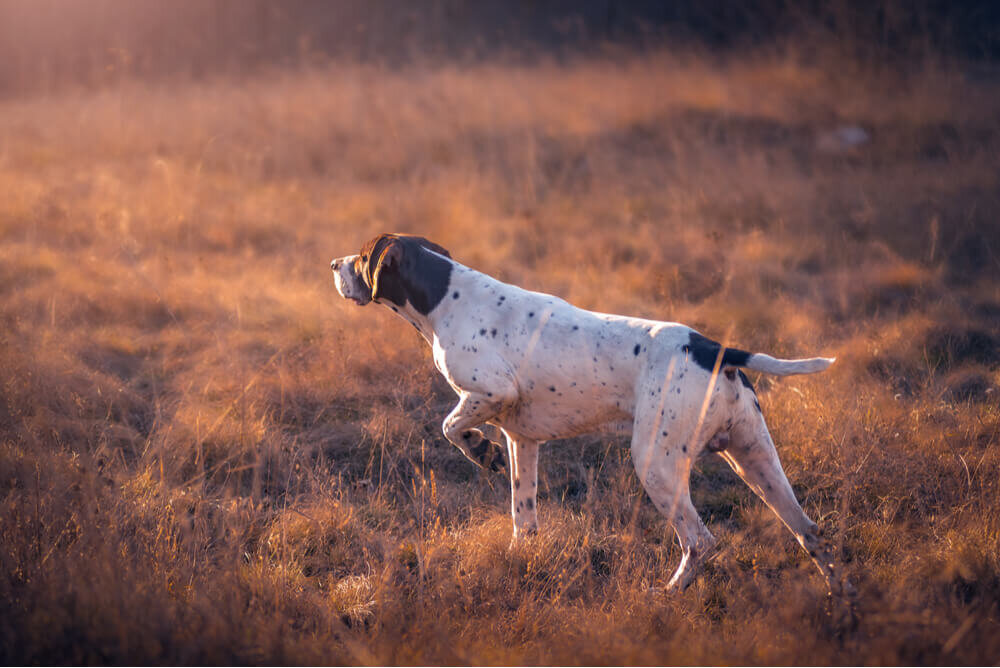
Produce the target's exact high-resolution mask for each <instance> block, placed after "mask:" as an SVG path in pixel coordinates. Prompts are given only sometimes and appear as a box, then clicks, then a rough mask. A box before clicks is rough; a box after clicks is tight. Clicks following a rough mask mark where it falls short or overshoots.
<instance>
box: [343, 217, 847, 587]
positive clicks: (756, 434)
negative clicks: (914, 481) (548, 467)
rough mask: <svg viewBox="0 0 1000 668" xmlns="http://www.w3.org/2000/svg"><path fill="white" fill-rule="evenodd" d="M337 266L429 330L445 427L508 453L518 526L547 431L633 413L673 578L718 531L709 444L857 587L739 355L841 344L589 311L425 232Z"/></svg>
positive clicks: (451, 436)
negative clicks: (790, 467) (448, 401)
mask: <svg viewBox="0 0 1000 668" xmlns="http://www.w3.org/2000/svg"><path fill="white" fill-rule="evenodd" d="M331 266H332V269H333V274H334V280H335V283H336V287H337V291H338V292H339V293H340V294H341V296H343V297H344V298H346V299H351V300H353V301H355V302H357V303H358V304H360V305H365V304H367V303H369V302H372V301H374V302H376V303H379V304H382V305H384V306H386V307H388V308H390V309H392V310H393V311H394V312H395V313H396V314H398V315H399V316H401V317H403V318H405V319H406V320H408V321H409V322H410V323H411V324H412V325H413V326H414V327H415V328H416V329H417V331H419V332H420V334H421V335H422V336H423V337H424V338H425V339H426V340H427V342H428V343H429V344H430V345H431V347H432V349H433V353H434V364H435V366H437V368H438V370H439V371H440V372H441V373H442V374H443V375H444V377H445V378H446V379H447V380H448V383H449V384H450V385H451V386H452V388H454V390H455V392H456V393H457V394H458V396H459V401H458V405H456V406H455V408H454V410H452V411H451V413H449V414H448V416H447V417H446V418H445V420H444V435H445V437H446V438H447V439H448V440H449V441H451V442H452V443H453V444H454V445H455V446H457V447H458V449H459V450H461V451H462V452H463V453H464V454H465V456H466V457H468V458H469V459H470V460H472V461H473V462H475V463H476V464H477V465H479V466H481V467H484V468H487V469H492V470H495V471H501V470H503V469H505V468H506V467H507V466H508V462H509V475H510V484H511V513H512V515H513V520H514V522H513V524H514V540H515V541H516V540H518V539H519V538H520V537H521V536H523V535H524V534H530V533H533V532H535V531H537V529H538V504H537V499H536V496H537V489H538V480H537V471H538V449H539V446H540V445H541V444H542V443H544V442H545V441H547V440H550V439H555V438H566V437H570V436H574V435H578V434H582V433H586V432H592V431H597V430H600V429H601V428H602V427H604V426H605V425H608V424H609V423H621V422H622V421H625V422H627V423H629V424H631V426H632V442H631V451H632V461H633V463H634V465H635V469H636V472H637V473H638V475H639V480H640V481H641V483H642V486H643V487H644V488H645V490H646V493H647V494H648V495H649V498H650V499H652V501H653V503H654V504H655V505H656V508H657V509H658V510H659V511H660V512H661V513H662V514H663V515H664V516H665V517H666V518H667V520H668V521H669V522H670V524H671V525H672V526H673V528H674V531H675V532H676V534H677V539H678V541H679V542H680V546H681V550H682V557H681V562H680V564H679V565H678V567H677V570H676V571H675V572H674V574H673V576H672V577H671V579H670V581H669V584H668V588H670V589H677V590H683V589H684V588H685V587H687V586H688V585H689V584H690V583H691V581H692V580H693V578H694V576H695V575H696V573H697V571H698V567H699V565H700V564H701V562H702V561H703V560H704V559H705V557H706V556H707V555H708V554H709V551H710V550H711V548H712V546H713V545H714V544H715V538H714V537H713V536H712V534H711V533H710V532H709V530H708V529H707V528H706V526H705V524H704V523H703V522H702V520H701V518H700V517H699V516H698V513H697V511H696V510H695V508H694V505H693V504H692V502H691V496H690V492H689V483H688V481H689V477H690V473H691V466H692V463H693V462H694V460H695V459H696V458H697V457H698V455H699V454H700V453H701V452H702V450H703V449H706V448H707V449H708V450H710V451H712V452H717V453H718V454H719V455H721V456H722V457H723V458H724V459H725V460H726V461H727V462H728V463H729V465H730V466H731V467H732V468H733V470H734V471H735V472H736V473H737V474H738V475H739V476H740V477H741V478H742V479H743V480H744V481H745V482H746V483H747V485H749V486H750V488H751V489H752V490H753V491H754V492H755V493H756V494H757V495H758V496H760V497H761V499H763V500H764V502H765V503H766V504H767V505H768V507H770V508H771V509H772V510H773V511H774V512H775V513H776V514H777V515H778V517H779V518H780V519H781V521H782V522H784V524H785V526H787V527H788V528H789V530H791V532H792V533H793V534H794V535H795V537H796V539H797V540H798V541H799V543H800V544H801V545H802V547H803V548H804V549H805V550H806V551H807V552H808V553H809V556H810V557H811V558H812V560H813V561H814V562H815V563H816V566H818V567H819V570H820V571H821V572H822V574H823V575H824V577H825V578H826V580H827V583H828V585H829V587H830V590H831V592H840V591H843V590H845V589H850V584H849V583H848V582H847V581H846V580H843V579H841V578H839V577H838V575H837V573H836V570H837V566H836V562H835V560H834V557H833V554H832V551H831V549H830V547H829V546H828V545H827V544H826V542H825V541H824V540H823V539H822V538H821V535H820V531H819V528H818V527H817V526H816V524H815V523H814V522H813V521H812V520H810V519H809V518H808V517H807V516H806V514H805V513H804V512H803V511H802V508H801V506H799V504H798V502H797V501H796V499H795V495H794V493H793V492H792V488H791V485H789V483H788V479H787V478H786V477H785V474H784V471H783V470H782V468H781V463H780V462H779V461H778V454H777V452H776V450H775V447H774V443H773V442H772V441H771V436H770V434H769V433H768V430H767V426H766V425H765V423H764V418H763V415H762V414H761V410H760V404H759V403H758V402H757V397H756V395H755V393H754V390H753V387H752V386H751V384H750V381H749V380H748V379H747V377H746V376H745V375H744V374H743V372H742V371H741V370H740V368H741V367H743V368H747V369H753V370H755V371H760V372H763V373H769V374H776V375H782V376H784V375H791V374H804V373H815V372H817V371H822V370H824V369H826V368H827V367H829V366H830V364H831V363H833V361H834V360H833V359H828V358H822V357H816V358H811V359H798V360H783V359H776V358H774V357H771V356H769V355H764V354H760V353H748V352H744V351H741V350H737V349H735V348H725V347H723V346H721V345H719V344H718V343H716V342H715V341H712V340H710V339H708V338H705V337H704V336H702V335H700V334H699V333H698V332H696V331H694V330H693V329H691V328H690V327H686V326H684V325H680V324H677V323H672V322H659V321H655V320H644V319H641V318H630V317H625V316H620V315H609V314H605V313H595V312H592V311H585V310H583V309H579V308H577V307H575V306H573V305H572V304H569V303H568V302H566V301H564V300H562V299H560V298H558V297H554V296H552V295H548V294H544V293H539V292H530V291H528V290H523V289H521V288H519V287H517V286H514V285H509V284H507V283H502V282H500V281H498V280H496V279H494V278H492V277H490V276H487V275H486V274H483V273H481V272H478V271H475V270H473V269H470V268H469V267H466V266H464V265H462V264H459V263H458V262H456V261H455V260H453V259H452V258H451V256H450V254H449V253H448V251H446V250H445V249H444V248H441V247H440V246H438V245H436V244H434V243H431V242H429V241H427V240H426V239H423V238H421V237H414V236H407V235H399V234H382V235H379V236H377V237H375V238H374V239H372V240H371V241H369V242H368V243H366V244H365V245H364V247H363V248H362V250H361V252H360V253H359V254H357V255H349V256H346V257H342V258H338V259H336V260H334V261H333V262H332V264H331ZM483 424H492V425H496V426H497V427H499V428H500V430H501V431H502V433H503V435H504V437H505V438H506V440H507V447H506V448H503V447H501V446H500V445H498V444H496V443H494V442H492V441H490V440H489V439H487V438H486V437H485V436H484V435H483V433H482V432H481V431H480V430H479V429H477V427H479V426H481V425H483ZM505 455H506V456H505Z"/></svg>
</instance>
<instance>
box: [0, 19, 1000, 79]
mask: <svg viewBox="0 0 1000 668" xmlns="http://www.w3.org/2000/svg"><path fill="white" fill-rule="evenodd" d="M998 25H1000V8H998V7H997V5H996V3H994V2H989V1H988V0H956V1H955V2H944V1H941V0H914V1H913V2H905V1H902V0H884V1H880V2H876V3H872V2H864V1H863V0H838V1H837V2H816V1H811V2H790V1H787V0H758V1H749V0H741V1H739V2H725V1H723V0H707V1H705V2H656V1H652V0H580V1H579V2H570V1H562V0H552V1H549V2H529V1H520V0H518V1H515V2H500V1H493V0H486V1H483V2H472V1H469V0H433V1H432V0H428V1H426V2H406V1H405V0H371V1H369V2H364V1H361V0H340V1H338V2H324V1H322V0H289V1H287V2H268V1H267V0H176V1H175V2H163V1H162V0H131V1H129V0H87V1H78V0H33V1H30V2H29V1H28V0H3V2H0V93H4V94H8V95H9V94H12V93H15V92H18V91H24V90H43V91H46V90H51V89H52V88H53V87H57V86H60V85H65V84H73V85H100V84H102V83H107V82H110V81H116V80H119V79H121V78H123V77H141V78H144V79H162V78H165V77H178V76H184V77H196V78H200V77H207V76H212V75H216V76H218V75H247V74H251V73H253V72H258V71H260V70H261V69H264V68H269V67H289V66H291V67H297V66H303V65H316V64H320V63H324V62H330V61H332V60H338V61H343V60H347V61H351V62H365V63H378V64H384V65H406V64H408V63H409V64H412V63H413V62H414V61H420V62H426V61H427V60H428V59H429V60H431V61H436V62H442V61H452V62H455V61H457V62H466V63H468V62H473V61H481V60H484V59H493V58H497V57H501V58H504V59H508V60H520V61H526V60H537V59H539V58H546V57H548V58H568V57H573V56H580V55H584V54H594V53H603V52H605V51H607V50H616V49H627V50H629V51H640V52H641V51H643V50H648V49H655V48H658V47H663V46H667V47H670V48H680V49H691V48H695V49H700V50H702V51H711V52H712V53H714V54H716V55H724V54H727V53H733V52H735V51H739V50H745V49H747V48H754V49H763V50H773V49H776V48H778V46H779V45H787V44H788V43H789V42H793V43H795V44H797V45H799V46H801V47H803V48H809V46H812V47H813V48H819V47H822V48H832V49H841V50H843V51H844V53H845V54H853V55H855V56H861V57H865V58H868V59H872V60H875V59H877V60H879V61H881V62H882V64H883V65H885V66H890V65H891V66H905V65H907V64H910V65H912V64H913V63H914V61H917V62H919V61H920V60H921V59H923V58H925V57H927V55H928V54H929V53H931V52H933V53H934V54H935V55H937V56H941V55H942V54H946V55H950V56H952V57H956V58H962V59H966V60H970V61H974V62H980V63H981V62H991V61H993V60H994V59H995V58H996V57H997V56H998V55H1000V52H998V49H1000V47H998V43H1000V38H998V34H997V31H998V28H997V26H998ZM830 42H836V44H831V43H830Z"/></svg>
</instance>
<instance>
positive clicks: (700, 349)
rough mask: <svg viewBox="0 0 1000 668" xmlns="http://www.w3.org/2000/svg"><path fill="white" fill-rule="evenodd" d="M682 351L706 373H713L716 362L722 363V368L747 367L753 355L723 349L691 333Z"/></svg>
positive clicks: (742, 351)
mask: <svg viewBox="0 0 1000 668" xmlns="http://www.w3.org/2000/svg"><path fill="white" fill-rule="evenodd" d="M681 350H683V351H684V352H685V353H688V354H690V355H691V357H692V358H693V359H694V361H695V364H697V365H698V366H700V367H701V368H702V369H704V370H705V371H712V370H713V369H714V368H715V363H716V362H720V365H721V366H746V364H747V360H748V359H750V355H751V353H748V352H746V351H745V350H739V349H737V348H723V347H722V346H721V345H720V344H719V343H718V342H716V341H713V340H712V339H709V338H707V337H704V336H702V335H701V334H699V333H698V332H691V333H690V334H689V335H688V343H687V345H685V346H683V347H682V348H681ZM720 351H722V352H721V356H722V359H721V361H720V360H719V356H720Z"/></svg>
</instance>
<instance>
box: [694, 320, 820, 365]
mask: <svg viewBox="0 0 1000 668" xmlns="http://www.w3.org/2000/svg"><path fill="white" fill-rule="evenodd" d="M688 337H689V338H688V343H687V345H685V346H681V350H682V351H684V352H685V353H687V354H688V355H691V356H692V357H693V358H694V361H695V362H696V363H697V364H698V366H700V367H701V368H703V369H706V370H709V371H711V370H712V369H719V368H724V367H727V366H729V367H732V366H737V367H738V366H741V367H746V368H747V369H753V370H754V371H761V372H763V373H773V374H774V375H776V376H794V375H795V374H799V373H816V372H817V371H823V370H824V369H826V368H827V367H829V366H830V365H831V364H833V363H834V361H835V358H833V357H811V358H809V359H804V360H782V359H778V358H777V357H771V356H770V355H765V354H764V353H750V352H747V351H745V350H740V349H739V348H730V347H728V346H727V347H725V348H723V347H722V346H721V345H720V344H719V343H718V342H716V341H713V340H712V339H708V338H705V337H704V336H702V335H701V334H699V333H698V332H696V331H694V330H691V331H689V332H688Z"/></svg>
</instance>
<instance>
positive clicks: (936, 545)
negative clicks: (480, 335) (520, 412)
mask: <svg viewBox="0 0 1000 668" xmlns="http://www.w3.org/2000/svg"><path fill="white" fill-rule="evenodd" d="M998 28H1000V3H997V2H987V1H981V2H971V1H954V2H944V1H937V0H916V1H914V2H903V1H896V0H875V1H871V2H862V1H860V0H859V1H855V0H835V1H833V2H818V1H816V2H790V1H789V2H785V1H782V0H761V1H759V2H751V1H749V0H747V1H728V2H723V1H716V0H706V1H702V2H645V1H639V0H635V1H625V0H623V1H621V2H612V1H608V0H605V1H602V2H597V1H590V0H580V1H578V2H562V1H556V0H553V1H551V2H541V1H536V2H527V1H519V0H518V1H515V0H509V1H507V2H493V1H479V2H471V1H469V2H462V1H457V0H449V1H444V0H442V1H437V2H433V1H428V2H404V1H401V0H370V1H368V2H360V1H354V0H343V1H340V2H332V1H331V2H318V1H305V0H286V1H284V2H263V1H261V0H202V1H195V0H161V1H155V0H20V1H17V0H0V663H4V664H34V663H66V664H92V663H101V664H107V663H140V664H145V663H176V664H183V663H210V664H229V663H253V664H258V663H273V664H279V663H295V664H326V663H350V664H362V663H365V664H368V663H370V664H427V663H430V664H477V665H479V664H498V665H505V664H522V663H524V664H545V663H553V664H591V665H596V664H644V665H669V664H684V665H687V664H739V665H757V664H761V665H775V664H777V665H785V664H798V665H805V664H815V663H828V664H840V663H854V664H865V665H867V664H921V665H922V664H949V665H950V664H956V665H957V664H991V663H995V661H996V658H997V657H998V656H1000V608H998V605H1000V603H998V602H1000V507H998V506H997V502H996V501H997V498H1000V408H998V403H1000V402H998V401H997V398H998V397H1000V60H998V59H1000V30H998ZM384 231H398V232H410V233H416V234H420V235H423V236H425V237H428V238H430V239H432V240H433V241H435V242H436V243H438V244H440V245H442V246H444V247H445V248H447V249H448V250H449V251H450V252H451V254H452V256H453V257H455V258H456V259H457V260H458V261H460V262H462V263H464V264H467V265H469V266H472V267H474V268H476V269H478V270H481V271H484V272H486V273H489V274H491V275H493V276H495V277H497V278H499V279H500V280H504V281H507V282H510V283H514V284H517V285H519V286H522V287H525V288H528V289H533V290H541V291H545V292H550V293H553V294H557V295H559V296H561V297H564V298H566V299H567V300H569V301H570V302H572V303H574V304H576V305H578V306H581V307H583V308H588V309H592V310H598V311H602V312H613V313H625V314H630V315H636V316H641V317H648V318H653V319H657V320H671V321H677V322H683V323H685V324H687V325H691V326H693V327H695V328H697V329H698V330H699V331H701V332H703V333H704V334H705V335H707V336H710V337H712V338H715V339H721V340H724V341H727V342H730V343H731V344H733V345H736V346H739V347H740V348H743V349H748V350H755V351H766V352H768V353H770V354H774V355H777V356H782V357H804V356H812V355H828V356H836V357H837V358H838V360H837V363H836V364H835V365H834V366H833V367H832V368H831V369H830V370H828V371H827V372H825V373H823V374H818V375H814V376H804V377H795V378H781V379H775V378H771V377H768V376H763V375H760V374H750V376H751V380H752V382H753V383H754V384H755V386H756V390H757V393H758V397H759V400H760V404H761V406H762V409H763V412H764V414H765V416H766V418H767V422H768V425H769V428H770V430H771V433H772V436H773V437H774V440H775V442H776V444H777V448H778V452H779V454H780V456H781V459H782V463H783V466H784V469H785V471H786V473H787V475H788V477H789V479H790V481H791V483H792V485H793V487H794V489H795V492H796V495H797V498H798V499H799V500H800V501H801V503H802V505H803V507H804V509H805V510H806V512H807V513H808V514H809V515H810V517H812V518H814V519H815V520H816V521H817V522H818V523H819V524H820V525H821V526H822V527H823V529H824V530H825V531H826V535H827V536H829V537H830V539H831V540H832V541H833V543H834V544H835V545H836V549H837V552H838V555H839V556H840V558H841V559H842V561H843V564H844V568H845V571H846V572H847V573H848V574H849V575H850V577H851V578H852V580H853V581H854V582H855V583H856V584H857V586H858V589H859V590H860V596H859V598H858V599H857V600H856V601H854V602H853V603H852V604H844V602H842V601H837V600H831V599H830V598H829V597H827V595H826V591H825V588H824V586H823V583H822V580H821V578H820V576H819V575H818V574H817V572H816V571H815V568H814V567H813V566H812V564H811V563H810V562H809V559H808V558H807V557H806V555H805V554H804V553H803V551H802V550H801V549H800V548H799V546H798V545H797V544H796V543H795V542H794V540H793V539H792V537H791V535H790V534H789V533H788V532H787V530H786V529H785V528H784V527H783V526H782V525H781V524H780V522H779V521H778V520H777V518H776V517H775V516H774V514H773V513H771V512H770V510H769V509H768V508H767V507H766V506H764V505H763V504H762V503H761V502H760V501H759V500H758V499H757V497H756V496H754V494H753V493H752V492H751V491H750V490H749V489H748V488H747V487H746V486H745V485H744V484H743V483H742V481H741V480H740V479H739V478H738V477H737V475H736V474H735V473H734V472H732V471H731V470H730V469H729V468H728V466H727V465H726V464H725V463H724V462H723V461H722V460H721V459H720V458H718V457H715V456H704V457H701V458H699V459H698V460H697V461H695V462H694V468H693V471H692V475H691V489H692V496H693V499H694V502H695V505H696V507H697V508H698V509H699V511H700V512H701V514H702V516H703V518H704V519H705V521H706V523H707V525H708V526H709V528H710V529H711V530H712V532H713V533H714V534H715V535H716V536H718V537H719V538H720V545H721V547H720V550H719V552H718V553H717V554H716V555H714V556H713V558H712V559H711V560H710V562H709V563H708V564H707V566H706V568H705V571H704V573H703V574H702V575H701V576H700V577H699V578H698V580H697V581H696V582H695V583H694V584H693V585H692V586H691V588H690V589H689V590H688V591H687V592H686V593H685V594H684V595H683V596H680V597H666V596H664V595H663V594H662V589H663V587H664V585H665V584H666V582H667V581H668V579H669V577H670V574H671V572H672V571H673V569H674V568H675V567H676V565H677V563H678V561H679V559H680V554H679V553H678V550H677V547H676V542H675V540H674V537H673V533H672V531H671V530H670V528H669V527H668V526H667V525H666V523H665V522H664V520H663V518H662V516H660V514H659V513H658V512H657V511H656V509H655V508H654V507H653V506H652V504H650V502H649V501H648V499H646V497H645V494H644V493H643V491H642V489H641V487H640V485H639V483H638V481H637V478H636V475H635V472H634V471H633V466H632V463H631V460H630V451H629V447H628V446H629V437H628V435H627V434H622V433H611V434H594V435H587V436H581V437H578V438H573V439H564V440H558V441H554V442H552V443H549V444H547V445H546V446H545V447H544V448H543V451H542V455H541V460H540V473H539V517H540V521H541V525H542V529H541V532H540V534H539V536H538V537H537V539H535V540H534V541H532V542H530V543H528V544H526V545H524V546H522V547H520V548H518V549H508V545H509V540H510V534H511V519H510V515H509V511H508V508H509V499H510V497H509V489H508V487H509V482H508V481H507V480H506V479H505V478H503V477H502V476H497V475H494V474H490V473H484V472H481V471H479V470H478V469H476V468H475V467H474V466H473V465H472V464H471V463H469V462H468V461H467V460H465V459H464V458H463V457H462V456H461V455H460V453H458V451H457V450H456V449H455V448H454V447H452V446H451V445H450V444H449V443H447V442H446V441H445V440H444V438H443V436H442V435H441V431H440V425H441V421H442V420H443V418H444V416H445V415H446V414H447V413H448V412H449V411H450V410H451V408H452V407H453V405H454V402H455V399H456V398H455V395H454V393H453V392H452V390H451V388H450V387H449V386H448V385H447V383H446V382H445V381H444V380H443V379H442V378H441V376H440V375H439V374H438V373H437V372H436V371H435V369H434V365H433V360H432V359H431V354H430V350H429V349H428V346H427V345H426V343H425V342H424V341H423V340H422V339H421V338H420V336H419V335H417V334H416V333H415V332H414V331H413V330H412V328H411V327H410V326H409V325H408V324H407V323H405V322H404V321H402V320H401V319H399V318H396V317H394V316H393V315H392V314H391V313H390V312H388V311H387V310H386V309H383V308H380V307H378V306H377V305H372V306H367V307H365V308H358V307H357V306H355V305H354V304H352V303H349V302H347V301H345V300H342V299H340V298H339V297H338V296H337V294H336V291H335V289H334V287H333V282H332V276H331V273H330V268H329V263H330V260H331V259H332V258H334V257H338V256H342V255H345V254H349V253H354V252H356V251H357V249H359V248H360V246H361V245H362V244H363V243H364V242H365V241H367V240H368V239H369V238H371V237H373V236H374V235H376V234H378V233H380V232H384ZM493 435H494V436H497V433H496V431H495V430H494V431H493Z"/></svg>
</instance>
